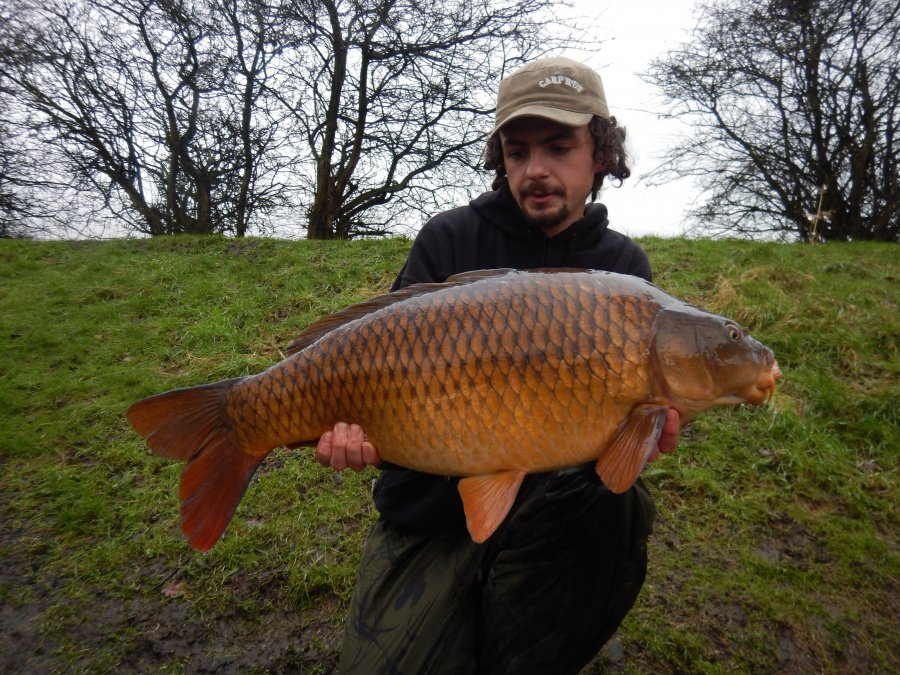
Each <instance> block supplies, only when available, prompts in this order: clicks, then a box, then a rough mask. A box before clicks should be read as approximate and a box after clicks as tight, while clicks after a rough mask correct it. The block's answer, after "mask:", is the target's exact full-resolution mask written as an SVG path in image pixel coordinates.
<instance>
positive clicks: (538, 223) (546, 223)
mask: <svg viewBox="0 0 900 675" xmlns="http://www.w3.org/2000/svg"><path fill="white" fill-rule="evenodd" d="M568 217H569V210H568V209H567V208H566V206H565V205H562V206H560V207H559V208H558V209H557V210H556V211H555V212H553V213H542V214H541V215H539V216H532V215H529V214H528V213H525V222H526V223H528V224H529V225H531V226H533V227H537V228H540V229H541V230H549V229H551V228H553V227H556V226H557V225H559V224H560V223H561V222H563V221H564V220H565V219H566V218H568Z"/></svg>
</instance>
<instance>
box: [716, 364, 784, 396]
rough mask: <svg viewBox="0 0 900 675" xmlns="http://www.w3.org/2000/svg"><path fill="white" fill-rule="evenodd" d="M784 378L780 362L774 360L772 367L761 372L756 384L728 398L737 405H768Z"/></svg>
mask: <svg viewBox="0 0 900 675" xmlns="http://www.w3.org/2000/svg"><path fill="white" fill-rule="evenodd" d="M782 377H784V374H783V373H782V372H781V368H779V367H778V362H777V361H775V360H774V359H773V361H772V365H771V366H770V367H769V368H766V369H765V370H763V371H762V372H760V374H759V377H757V378H756V381H755V382H753V383H751V384H750V385H748V386H747V387H745V388H744V389H742V390H741V391H739V392H737V393H735V394H732V395H731V396H728V397H726V398H728V399H733V400H734V402H735V403H750V404H752V405H759V404H760V403H768V402H769V401H771V400H772V397H773V396H774V395H775V385H777V384H778V381H779V380H780V379H781V378H782Z"/></svg>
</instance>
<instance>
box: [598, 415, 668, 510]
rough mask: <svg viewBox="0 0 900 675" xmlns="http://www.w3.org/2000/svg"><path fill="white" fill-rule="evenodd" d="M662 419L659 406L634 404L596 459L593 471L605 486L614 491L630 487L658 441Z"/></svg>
mask: <svg viewBox="0 0 900 675" xmlns="http://www.w3.org/2000/svg"><path fill="white" fill-rule="evenodd" d="M665 421H666V408H664V407H662V406H658V405H651V404H642V405H637V406H635V407H634V409H633V410H632V411H631V413H630V414H629V415H628V417H627V419H626V420H625V424H624V425H623V426H622V427H621V428H620V429H619V430H618V431H617V432H616V435H615V436H614V437H613V439H612V441H611V442H610V444H609V445H608V446H607V447H606V449H605V450H604V451H603V454H602V455H600V459H598V460H597V467H596V468H597V475H598V476H600V480H602V481H603V484H604V485H606V487H608V488H609V489H610V490H612V491H613V492H615V493H617V494H620V493H622V492H625V490H627V489H628V488H630V487H631V484H632V483H634V481H636V480H637V477H638V476H639V475H640V474H641V471H643V470H644V466H645V465H646V464H647V460H648V459H650V456H651V455H652V454H653V450H654V449H655V448H656V445H657V444H658V443H659V436H660V434H662V430H663V424H664V423H665Z"/></svg>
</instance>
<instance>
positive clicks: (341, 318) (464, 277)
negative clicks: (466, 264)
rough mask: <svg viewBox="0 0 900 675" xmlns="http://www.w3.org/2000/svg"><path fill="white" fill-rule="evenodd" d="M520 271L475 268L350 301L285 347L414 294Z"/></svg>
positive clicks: (296, 347) (292, 348)
mask: <svg viewBox="0 0 900 675" xmlns="http://www.w3.org/2000/svg"><path fill="white" fill-rule="evenodd" d="M516 271H517V270H514V269H511V268H504V269H496V270H476V271H473V272H462V273H460V274H454V275H453V276H452V277H449V278H448V279H447V280H446V281H445V282H443V283H422V284H412V285H410V286H407V287H406V288H401V289H400V290H397V291H393V292H392V293H385V294H384V295H378V296H376V297H374V298H371V299H369V300H365V301H363V302H360V303H357V304H355V305H350V306H349V307H346V308H344V309H342V310H339V311H337V312H335V313H334V314H329V315H327V316H323V317H322V318H321V319H317V320H316V321H314V322H313V323H311V324H310V325H309V326H308V327H307V328H306V330H305V331H303V332H302V333H301V334H300V336H299V337H298V338H297V339H296V340H294V341H293V342H292V343H291V344H289V345H288V346H287V348H286V349H285V353H286V354H287V355H288V356H293V355H294V354H296V353H297V352H299V351H302V350H303V349H305V348H306V347H309V345H311V344H312V343H313V342H315V341H316V340H318V339H319V338H320V337H322V336H323V335H325V334H326V333H330V332H331V331H333V330H334V329H335V328H338V327H340V326H343V325H344V324H345V323H350V322H351V321H354V320H356V319H358V318H360V317H362V316H365V315H366V314H371V313H372V312H376V311H378V310H379V309H383V308H385V307H390V306H391V305H393V304H396V303H398V302H403V301H404V300H408V299H409V298H414V297H416V296H419V295H427V294H428V293H435V292H437V291H441V290H443V289H445V288H450V287H452V286H463V285H465V284H471V283H475V282H476V281H480V280H482V279H488V278H490V277H494V276H502V275H504V274H510V273H513V272H516Z"/></svg>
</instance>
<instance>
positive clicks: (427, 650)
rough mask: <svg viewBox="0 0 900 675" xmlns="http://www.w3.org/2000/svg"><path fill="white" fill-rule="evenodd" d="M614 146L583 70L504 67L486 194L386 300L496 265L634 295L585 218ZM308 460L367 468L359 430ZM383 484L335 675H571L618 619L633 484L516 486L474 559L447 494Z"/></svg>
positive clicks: (456, 502)
mask: <svg viewBox="0 0 900 675" xmlns="http://www.w3.org/2000/svg"><path fill="white" fill-rule="evenodd" d="M624 138H625V132H624V130H623V129H621V128H619V127H617V126H616V120H615V118H614V117H612V116H610V114H609V110H608V108H607V104H606V98H605V95H604V91H603V86H602V83H601V81H600V78H599V77H598V75H597V74H596V73H594V72H593V71H592V70H591V69H590V68H587V67H586V66H584V65H582V64H579V63H576V62H574V61H571V60H569V59H565V58H553V59H544V60H540V61H536V62H533V63H531V64H528V65H526V66H524V67H522V68H520V69H519V70H517V71H516V72H514V73H513V74H512V75H510V76H509V77H507V78H505V79H504V80H503V81H502V82H501V83H500V90H499V93H498V97H497V112H496V123H495V126H494V130H493V132H492V134H491V137H490V139H489V141H488V146H487V151H486V164H485V166H486V168H488V169H493V170H494V171H495V180H494V183H493V190H492V191H491V192H487V193H485V194H483V195H481V196H480V197H478V198H477V199H475V200H473V201H472V202H471V203H470V204H469V205H467V206H464V207H461V208H457V209H453V210H451V211H447V212H445V213H442V214H439V215H438V216H436V217H435V218H433V219H431V220H430V221H429V222H428V223H426V225H425V226H424V227H423V228H422V230H421V232H420V233H419V235H418V237H417V238H416V241H415V242H414V244H413V246H412V248H411V250H410V253H409V258H408V259H407V261H406V264H405V265H404V267H403V269H402V271H401V272H400V275H399V276H398V278H397V281H396V282H395V283H394V289H398V288H402V287H404V286H407V285H409V284H413V283H420V282H435V281H436V282H442V281H444V280H445V279H446V278H447V277H449V276H451V275H453V274H456V273H459V272H465V271H469V270H475V269H487V268H497V267H515V268H520V269H533V268H540V267H582V268H593V269H601V270H610V271H614V272H620V273H624V274H634V275H636V276H640V277H643V278H645V279H648V280H649V279H650V264H649V261H648V260H647V256H646V255H645V254H644V252H643V251H642V250H641V249H640V248H639V247H638V246H637V245H636V244H635V243H634V242H632V241H631V240H630V239H628V238H627V237H625V236H623V235H621V234H619V233H617V232H614V231H612V230H609V229H607V222H608V221H607V218H606V208H605V207H604V206H603V205H602V204H593V203H592V204H591V205H590V206H587V207H586V206H585V202H586V200H587V197H588V195H591V198H592V202H593V201H594V200H595V199H596V196H597V192H598V191H599V189H600V186H601V185H602V182H603V179H604V177H605V176H607V175H611V176H613V177H614V178H616V179H619V180H621V179H624V178H627V177H628V175H629V173H630V172H629V169H628V167H627V165H626V159H625V152H624ZM678 426H679V420H678V414H677V413H676V412H675V411H670V413H669V416H668V417H667V420H666V425H665V429H664V432H663V435H662V437H661V438H660V442H659V448H658V451H657V453H656V455H655V456H654V459H655V458H656V456H658V453H659V452H660V451H661V452H671V451H672V450H674V449H675V446H676V445H677V440H678ZM316 457H317V459H318V461H319V462H320V463H322V464H323V465H326V466H331V467H333V468H334V469H336V470H341V469H344V468H347V467H351V468H353V469H356V470H359V469H361V468H363V467H364V466H366V465H368V464H377V463H378V461H379V459H378V453H377V449H376V448H374V447H373V446H372V444H371V443H369V442H368V441H367V440H366V438H365V435H364V433H363V430H362V429H361V428H360V427H359V426H358V425H352V424H344V423H341V424H338V425H337V426H336V427H335V429H334V430H333V431H332V432H328V433H326V434H324V435H323V436H322V438H321V440H320V442H319V445H318V447H317V451H316ZM383 468H384V470H383V471H382V473H381V476H380V478H379V480H378V482H377V484H376V487H375V493H374V496H375V503H376V506H377V507H378V509H379V511H380V513H381V518H380V519H379V521H378V522H377V523H376V525H375V526H374V528H373V530H372V533H371V534H370V536H369V540H368V542H367V544H366V548H365V551H364V553H363V559H362V564H361V569H360V577H359V582H358V585H357V588H356V590H355V592H354V595H353V600H352V603H351V606H350V610H349V614H348V619H347V625H346V630H345V635H344V645H343V649H342V654H341V671H342V672H358V673H381V672H392V673H415V674H418V673H430V672H435V673H475V672H479V673H551V672H552V673H567V672H570V673H575V672H578V670H580V669H581V668H582V667H583V666H584V665H585V664H586V663H587V662H588V661H590V660H591V659H592V658H593V657H594V656H595V655H596V653H597V652H598V651H599V650H600V648H601V647H602V646H603V644H604V643H605V642H606V640H608V639H609V637H610V636H611V635H612V633H613V632H614V631H615V629H616V627H617V626H618V625H619V623H620V622H621V620H622V619H623V618H624V616H625V614H626V613H627V612H628V610H629V609H630V608H631V606H632V605H633V603H634V601H635V599H636V597H637V594H638V591H639V590H640V587H641V585H642V584H643V580H644V577H645V575H646V567H647V551H646V540H647V536H648V535H649V532H650V527H651V524H652V522H653V518H654V514H655V511H654V506H653V501H652V499H651V497H650V495H649V494H648V493H647V491H646V488H645V487H644V485H643V483H642V482H641V481H638V482H637V483H636V484H635V485H634V486H633V487H632V488H631V489H630V490H628V491H627V492H625V493H624V494H621V495H616V494H614V493H612V492H610V491H609V490H608V489H607V488H606V487H605V486H604V485H603V484H602V482H601V481H600V479H599V478H598V477H597V475H596V473H595V471H594V468H593V465H590V466H582V467H575V468H574V469H567V470H563V471H557V472H552V473H546V474H535V475H530V476H528V477H527V478H526V479H525V481H524V483H523V485H522V488H521V491H520V493H519V496H518V498H517V501H516V503H515V506H514V507H513V510H512V511H511V513H510V514H509V516H508V517H507V518H506V520H505V521H504V522H503V524H502V525H501V526H500V528H499V529H498V530H497V531H496V532H495V533H494V535H493V536H492V537H491V538H490V539H488V541H487V542H485V543H484V544H481V545H479V544H474V543H473V542H472V541H471V539H470V538H469V535H468V532H467V531H466V527H465V518H464V515H463V511H462V504H461V500H460V497H459V495H458V493H457V490H456V484H457V481H456V480H455V479H453V478H450V477H445V476H433V475H427V474H421V473H417V472H414V471H409V470H406V469H402V468H400V467H393V466H391V467H383Z"/></svg>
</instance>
